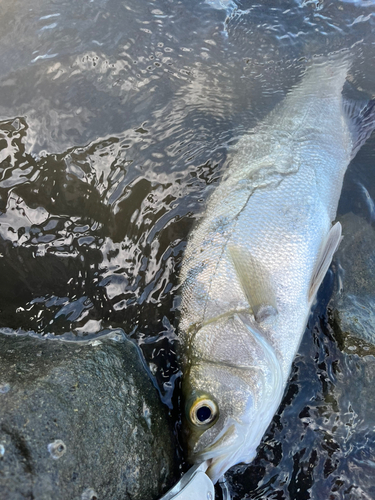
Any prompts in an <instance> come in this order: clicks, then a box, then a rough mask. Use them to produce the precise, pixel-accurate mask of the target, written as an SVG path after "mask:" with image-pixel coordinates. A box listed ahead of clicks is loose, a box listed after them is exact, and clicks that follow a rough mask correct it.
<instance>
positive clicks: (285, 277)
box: [180, 58, 369, 481]
mask: <svg viewBox="0 0 375 500" xmlns="http://www.w3.org/2000/svg"><path fill="white" fill-rule="evenodd" d="M349 66H350V62H349V60H348V59H347V58H341V59H339V58H332V59H326V60H325V61H323V62H322V61H317V62H315V63H312V64H311V65H310V67H308V68H307V70H306V72H305V75H304V76H303V77H302V80H301V82H300V83H299V84H298V85H296V86H295V87H294V88H293V89H292V90H291V91H290V92H289V93H288V95H287V96H286V97H285V99H284V100H283V101H282V102H281V103H280V104H279V105H278V106H277V107H276V108H275V110H274V111H273V112H272V113H271V114H270V115H269V116H268V117H266V118H265V120H263V122H262V123H261V124H260V125H259V126H258V127H256V128H255V129H254V130H253V131H252V132H251V133H249V134H248V135H245V136H244V137H242V138H241V139H240V140H239V142H238V144H237V147H236V150H237V151H236V153H235V155H234V157H233V159H232V162H231V164H230V166H229V167H228V169H227V171H226V173H225V175H224V176H223V179H222V181H221V182H220V184H219V185H218V187H217V188H216V189H215V191H214V192H213V194H212V195H211V197H210V199H209V200H208V203H207V207H206V211H205V213H204V215H203V217H202V219H201V221H200V222H199V223H198V225H197V227H196V228H195V229H194V230H193V232H192V233H191V235H190V237H189V240H188V244H187V248H186V252H185V256H184V260H183V264H182V270H181V281H182V303H181V321H180V335H181V342H182V345H183V349H184V353H185V354H184V377H183V394H184V399H185V410H186V415H185V424H186V429H187V434H188V447H189V455H190V459H191V460H192V461H195V462H196V461H200V460H203V459H210V460H211V467H210V468H209V469H208V474H209V475H210V476H211V478H212V479H213V480H214V481H216V480H217V479H218V478H219V477H220V475H222V474H223V473H224V472H225V471H226V470H227V469H228V468H229V467H230V466H231V465H234V464H236V463H238V462H241V461H250V460H251V459H252V458H253V457H254V456H255V450H256V447H257V446H258V444H259V442H260V440H261V438H262V435H263V433H264V432H265V430H266V428H267V426H268V424H269V423H270V421H271V419H272V417H273V415H274V413H275V411H276V410H277V407H278V405H279V403H280V400H281V398H282V395H283V390H284V388H285V385H286V382H287V380H288V376H289V372H290V368H291V364H292V361H293V359H294V356H295V354H296V352H297V349H298V347H299V344H300V341H301V338H302V335H303V332H304V330H305V327H306V322H307V318H308V315H309V312H310V308H311V304H312V301H313V299H314V296H315V294H316V291H317V289H318V287H319V285H320V283H321V281H322V279H323V277H324V274H325V272H326V271H327V269H328V266H329V264H330V262H331V259H332V255H333V252H334V251H335V249H336V247H337V246H338V244H339V242H340V240H341V232H340V225H336V226H334V227H332V221H333V220H334V218H335V216H336V210H337V205H338V201H339V197H340V193H341V188H342V183H343V177H344V174H345V171H346V168H347V166H348V164H349V162H350V160H351V158H352V155H353V149H354V148H355V142H356V140H357V137H356V134H355V133H353V127H352V124H351V121H350V118H349V117H348V114H347V112H346V111H345V109H344V108H345V106H344V101H343V97H342V89H343V85H344V83H345V80H346V76H347V72H348V69H349ZM365 135H366V134H365ZM368 135H369V133H367V136H368ZM367 136H366V137H367ZM244 384H245V385H244ZM239 388H240V389H239ZM202 401H203V403H202ZM210 405H211V406H210ZM207 408H208V409H207ZM205 412H206V413H205ZM205 415H209V417H207V419H206V420H204V419H203V420H201V419H202V418H203V417H204V416H205ZM192 420H193V421H192Z"/></svg>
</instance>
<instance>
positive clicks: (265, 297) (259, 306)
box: [228, 246, 277, 323]
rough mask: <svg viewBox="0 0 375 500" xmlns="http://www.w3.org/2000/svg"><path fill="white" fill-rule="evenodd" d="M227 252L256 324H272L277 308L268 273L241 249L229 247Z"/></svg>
mask: <svg viewBox="0 0 375 500" xmlns="http://www.w3.org/2000/svg"><path fill="white" fill-rule="evenodd" d="M228 251H229V254H230V257H231V259H232V261H233V265H234V269H235V271H236V274H237V276H238V279H239V281H240V283H241V287H242V290H243V292H244V294H245V296H246V299H247V301H248V303H249V305H250V307H251V310H252V313H253V314H254V318H255V320H256V321H257V323H265V322H266V323H268V322H272V321H273V320H274V318H275V316H276V315H277V308H276V298H275V294H274V292H273V290H272V287H271V280H270V278H269V275H268V272H267V271H266V270H265V269H264V268H263V266H262V265H261V263H260V262H258V261H256V260H255V259H254V257H253V256H252V255H251V254H250V252H248V251H246V250H244V249H243V248H239V247H235V246H229V247H228Z"/></svg>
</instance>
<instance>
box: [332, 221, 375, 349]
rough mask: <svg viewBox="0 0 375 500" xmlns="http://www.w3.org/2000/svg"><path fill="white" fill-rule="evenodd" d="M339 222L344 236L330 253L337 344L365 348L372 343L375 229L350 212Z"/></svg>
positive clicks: (374, 332)
mask: <svg viewBox="0 0 375 500" xmlns="http://www.w3.org/2000/svg"><path fill="white" fill-rule="evenodd" d="M340 222H341V224H342V226H343V235H344V238H343V241H342V242H341V244H340V246H339V249H338V251H337V253H336V255H335V257H334V263H335V265H336V268H337V274H338V286H337V288H338V290H336V293H335V294H334V296H333V297H332V300H331V303H330V308H331V309H332V310H333V311H334V318H335V326H336V327H338V329H339V330H340V331H341V334H342V339H341V340H342V341H343V344H344V345H342V346H341V347H345V346H346V348H347V349H349V350H351V351H357V352H359V351H361V350H363V349H364V351H365V352H366V351H367V352H368V351H369V350H371V347H369V345H366V344H371V345H373V344H375V230H374V229H373V227H372V226H371V225H370V224H369V223H368V222H366V221H365V220H364V219H363V218H362V217H358V216H357V215H355V214H353V213H348V214H345V215H344V216H343V217H342V218H341V219H340ZM335 330H337V328H335ZM362 341H364V342H362Z"/></svg>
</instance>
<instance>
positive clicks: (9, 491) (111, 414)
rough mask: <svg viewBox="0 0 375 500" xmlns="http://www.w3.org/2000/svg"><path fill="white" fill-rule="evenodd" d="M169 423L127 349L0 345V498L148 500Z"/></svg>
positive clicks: (2, 341) (161, 469) (162, 468)
mask: <svg viewBox="0 0 375 500" xmlns="http://www.w3.org/2000/svg"><path fill="white" fill-rule="evenodd" d="M174 450H175V442H174V437H173V432H172V428H171V424H170V422H169V420H168V417H167V414H166V412H165V409H164V407H163V406H162V404H161V402H160V400H159V397H158V394H157V391H156V390H155V388H154V386H153V384H152V382H151V380H150V379H149V377H148V374H147V373H146V371H145V369H144V367H143V364H142V361H141V358H140V356H139V353H138V350H137V348H136V346H135V345H134V344H133V343H132V342H130V341H128V340H126V339H123V340H122V341H121V342H116V341H114V340H105V341H103V342H102V343H100V344H99V345H95V346H93V345H86V344H77V343H75V344H74V343H69V344H68V343H63V342H60V341H53V340H39V339H35V338H30V337H14V336H13V337H12V336H0V498H1V499H2V500H8V499H9V500H21V499H38V500H50V499H52V498H53V499H54V500H59V499H61V500H73V499H77V500H80V499H85V500H93V499H95V498H97V499H111V500H115V499H119V500H120V499H121V500H136V499H142V500H151V499H155V498H158V497H159V496H160V495H161V494H162V493H163V492H164V490H165V489H166V488H167V487H169V486H170V485H171V482H172V481H173V479H174V477H173V476H174V472H173V469H174Z"/></svg>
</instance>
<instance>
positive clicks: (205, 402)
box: [189, 398, 219, 427]
mask: <svg viewBox="0 0 375 500" xmlns="http://www.w3.org/2000/svg"><path fill="white" fill-rule="evenodd" d="M189 413H190V420H191V422H192V423H193V424H194V425H197V426H199V427H200V426H203V425H207V424H211V423H212V422H213V421H214V420H216V417H217V416H218V413H219V411H218V408H217V406H216V403H214V402H213V401H212V400H211V399H206V398H204V399H198V400H196V401H194V403H193V404H192V406H191V408H190V412H189Z"/></svg>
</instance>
